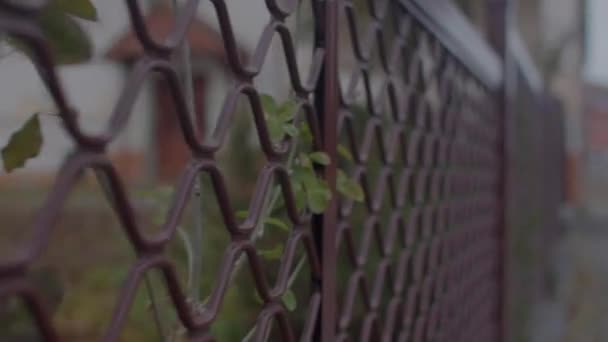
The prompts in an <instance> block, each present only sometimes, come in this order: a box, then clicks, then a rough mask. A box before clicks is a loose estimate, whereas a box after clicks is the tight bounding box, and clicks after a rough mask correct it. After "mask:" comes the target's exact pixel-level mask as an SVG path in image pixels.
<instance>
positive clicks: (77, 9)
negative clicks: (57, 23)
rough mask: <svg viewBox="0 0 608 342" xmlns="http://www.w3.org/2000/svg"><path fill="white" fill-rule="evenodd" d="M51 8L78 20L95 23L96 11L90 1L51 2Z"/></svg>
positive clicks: (64, 0) (68, 0)
mask: <svg viewBox="0 0 608 342" xmlns="http://www.w3.org/2000/svg"><path fill="white" fill-rule="evenodd" d="M51 7H53V8H56V9H58V10H61V11H63V12H65V13H66V14H69V15H73V16H75V17H78V18H80V19H85V20H89V21H97V19H98V18H97V9H96V8H95V6H94V5H93V4H92V3H91V0H53V1H52V2H51Z"/></svg>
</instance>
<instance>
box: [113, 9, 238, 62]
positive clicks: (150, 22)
mask: <svg viewBox="0 0 608 342" xmlns="http://www.w3.org/2000/svg"><path fill="white" fill-rule="evenodd" d="M174 22H175V13H174V12H173V10H172V9H171V8H170V7H169V6H167V5H165V4H160V3H159V5H156V6H154V7H153V8H152V9H151V11H150V12H149V13H148V15H147V16H146V18H145V23H146V27H147V28H148V31H149V34H150V36H151V37H152V38H153V39H154V40H156V41H159V42H160V41H163V40H164V39H165V38H166V37H168V36H169V34H170V33H171V31H172V30H173V27H174ZM187 39H188V42H189V44H190V50H191V51H192V55H193V56H194V57H211V58H213V59H216V60H218V61H221V62H225V61H226V59H227V56H226V50H225V49H224V42H223V39H222V36H221V35H220V34H219V33H218V32H217V31H216V30H215V29H213V28H212V27H210V26H209V25H208V24H206V23H205V22H203V21H201V20H200V19H197V18H195V19H194V20H193V21H192V23H191V24H190V28H189V30H188V34H187ZM143 52H144V50H143V47H142V45H141V43H140V42H139V39H138V38H137V35H136V33H135V32H134V31H133V30H131V31H129V32H127V33H126V34H125V35H123V36H121V37H120V38H119V39H118V40H117V41H116V43H115V44H114V45H113V46H112V47H111V48H110V49H109V51H108V52H107V54H106V57H107V58H109V59H113V60H118V61H130V60H133V59H136V58H138V57H140V56H141V55H143Z"/></svg>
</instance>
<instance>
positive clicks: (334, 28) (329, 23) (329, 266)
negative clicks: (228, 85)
mask: <svg viewBox="0 0 608 342" xmlns="http://www.w3.org/2000/svg"><path fill="white" fill-rule="evenodd" d="M318 7H319V11H318V12H320V13H315V16H316V19H317V20H316V21H317V24H316V26H317V27H316V28H315V44H316V45H317V47H322V48H324V49H325V61H324V64H323V70H322V77H321V78H320V80H319V83H318V84H317V89H316V91H315V106H316V109H317V115H318V116H319V121H320V124H321V130H322V134H323V149H324V151H325V153H327V154H328V155H329V157H330V158H331V161H332V162H331V164H330V165H328V166H327V167H325V168H324V170H323V176H324V178H325V180H326V181H327V183H328V185H329V187H330V189H331V190H332V193H334V194H335V193H336V191H335V189H336V155H337V153H336V151H337V131H338V127H337V125H338V120H337V118H338V106H339V100H338V99H339V94H338V93H339V92H338V44H337V43H338V41H337V40H338V0H327V1H325V3H322V5H321V6H318ZM337 214H338V207H337V200H336V196H333V198H332V200H331V203H330V204H329V206H328V208H327V210H325V213H324V214H323V215H320V216H317V217H315V227H316V229H317V230H316V231H315V239H316V243H317V246H318V248H319V250H320V251H321V253H320V254H321V258H322V259H321V260H322V264H321V265H322V272H321V279H319V280H318V284H317V285H318V286H320V289H321V298H322V304H321V312H320V315H319V321H318V323H317V331H316V336H315V339H316V340H317V341H323V342H330V341H334V340H335V334H336V333H335V332H336V319H337V300H336V297H337V296H336V260H337V249H336V223H337Z"/></svg>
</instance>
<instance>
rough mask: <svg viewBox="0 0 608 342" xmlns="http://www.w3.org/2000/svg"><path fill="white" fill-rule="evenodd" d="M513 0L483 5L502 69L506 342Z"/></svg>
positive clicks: (502, 334)
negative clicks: (510, 40) (510, 46)
mask: <svg viewBox="0 0 608 342" xmlns="http://www.w3.org/2000/svg"><path fill="white" fill-rule="evenodd" d="M513 5H514V4H513V0H489V1H488V2H487V8H486V21H487V30H488V40H489V42H490V45H492V47H493V48H494V50H495V51H496V53H497V54H498V55H499V57H500V58H501V62H502V69H503V75H504V77H503V82H502V84H501V86H500V87H499V89H498V90H497V91H496V94H495V97H496V110H498V111H499V113H498V117H499V127H498V134H499V135H500V136H499V140H498V141H499V143H498V146H497V152H498V155H499V156H500V159H499V171H498V172H499V175H498V177H499V178H498V179H499V183H498V184H499V186H498V189H497V196H498V198H497V203H498V206H499V208H498V213H499V215H498V234H499V239H498V246H497V250H498V253H499V262H500V265H499V269H498V275H497V276H498V291H499V294H500V299H499V302H498V305H499V308H498V312H497V323H498V332H499V338H500V341H503V342H506V341H510V339H511V337H510V301H511V296H510V293H509V288H510V277H509V273H510V259H511V257H510V236H509V235H510V234H509V224H508V218H509V215H508V209H509V203H510V201H509V189H510V184H509V183H510V182H509V179H510V177H509V159H510V155H511V154H510V151H509V146H510V143H509V137H510V132H509V131H510V130H509V127H510V126H511V124H510V115H509V114H510V110H509V107H510V106H509V103H510V102H509V98H510V97H511V95H512V94H513V89H512V87H511V86H512V85H513V83H512V82H511V79H512V77H513V76H512V75H511V71H512V70H513V68H511V65H512V59H511V57H510V54H509V39H508V37H509V30H510V28H511V26H510V25H512V11H513Z"/></svg>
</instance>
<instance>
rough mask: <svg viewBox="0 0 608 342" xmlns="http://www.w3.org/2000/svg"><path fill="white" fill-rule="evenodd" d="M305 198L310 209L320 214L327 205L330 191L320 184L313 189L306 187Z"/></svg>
mask: <svg viewBox="0 0 608 342" xmlns="http://www.w3.org/2000/svg"><path fill="white" fill-rule="evenodd" d="M306 200H307V201H308V207H309V208H310V211H312V212H313V213H315V214H321V213H323V212H324V211H325V209H327V206H328V205H329V201H330V200H331V192H329V190H327V189H324V188H322V187H320V186H319V187H316V188H313V189H307V190H306Z"/></svg>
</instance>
